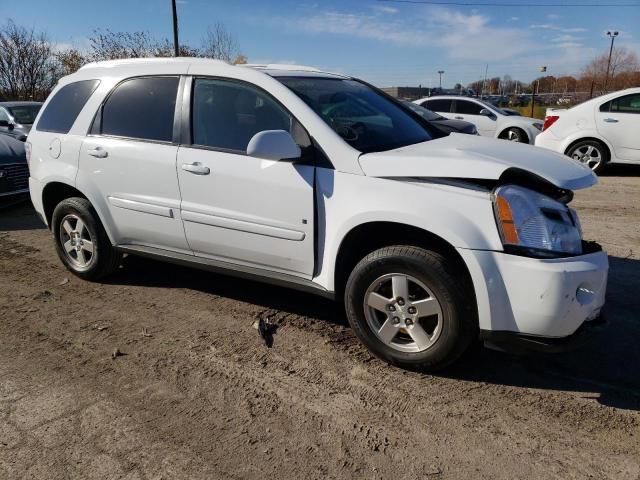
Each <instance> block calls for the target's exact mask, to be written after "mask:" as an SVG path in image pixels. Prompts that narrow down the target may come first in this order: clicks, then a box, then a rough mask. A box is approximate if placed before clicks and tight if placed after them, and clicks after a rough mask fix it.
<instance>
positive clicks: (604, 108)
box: [600, 101, 611, 112]
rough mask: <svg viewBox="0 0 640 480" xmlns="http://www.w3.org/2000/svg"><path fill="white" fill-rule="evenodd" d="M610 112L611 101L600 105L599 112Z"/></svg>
mask: <svg viewBox="0 0 640 480" xmlns="http://www.w3.org/2000/svg"><path fill="white" fill-rule="evenodd" d="M610 110H611V101H609V102H607V103H605V104H602V105H600V111H601V112H609V111H610Z"/></svg>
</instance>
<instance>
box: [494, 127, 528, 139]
mask: <svg viewBox="0 0 640 480" xmlns="http://www.w3.org/2000/svg"><path fill="white" fill-rule="evenodd" d="M500 138H502V139H503V140H509V141H510V142H516V143H529V137H528V136H527V134H526V133H525V131H524V130H522V129H520V128H516V127H511V128H507V129H506V130H505V131H504V132H502V133H501V134H500Z"/></svg>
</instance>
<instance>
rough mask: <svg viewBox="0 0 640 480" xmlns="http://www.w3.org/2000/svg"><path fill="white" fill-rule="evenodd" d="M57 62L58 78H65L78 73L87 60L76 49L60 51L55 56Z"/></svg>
mask: <svg viewBox="0 0 640 480" xmlns="http://www.w3.org/2000/svg"><path fill="white" fill-rule="evenodd" d="M53 56H54V58H55V59H56V61H57V67H58V68H57V76H58V77H64V76H65V75H71V74H72V73H74V72H76V71H78V69H79V68H80V67H82V66H83V65H84V64H85V63H87V58H86V56H85V55H83V54H82V53H81V52H80V51H79V50H77V49H75V48H69V49H67V50H60V51H58V52H56V53H54V54H53Z"/></svg>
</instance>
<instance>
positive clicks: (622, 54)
mask: <svg viewBox="0 0 640 480" xmlns="http://www.w3.org/2000/svg"><path fill="white" fill-rule="evenodd" d="M608 62H609V54H608V53H604V54H602V55H599V56H598V57H596V58H594V59H593V60H591V62H589V64H588V65H587V66H586V67H585V68H584V69H583V70H582V75H581V80H583V81H585V83H589V82H594V83H595V85H596V88H598V89H601V88H603V87H604V84H605V76H606V74H607V64H608ZM639 70H640V61H639V60H638V55H637V54H636V53H635V52H632V51H629V50H627V49H626V48H624V47H619V48H615V49H614V50H613V52H612V54H611V68H610V70H609V81H608V82H607V89H611V90H617V89H620V88H625V86H626V85H625V79H628V78H629V77H633V75H632V74H633V73H635V72H638V71H639ZM630 74H631V75H630Z"/></svg>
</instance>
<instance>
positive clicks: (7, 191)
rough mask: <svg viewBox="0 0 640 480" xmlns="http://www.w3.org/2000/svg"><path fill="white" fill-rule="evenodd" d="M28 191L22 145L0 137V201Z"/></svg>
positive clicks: (11, 139) (14, 140)
mask: <svg viewBox="0 0 640 480" xmlns="http://www.w3.org/2000/svg"><path fill="white" fill-rule="evenodd" d="M28 191H29V167H28V165H27V156H26V153H25V148H24V143H23V142H21V141H19V140H16V139H15V138H11V137H9V136H6V135H0V201H4V200H5V199H6V198H8V197H11V198H14V197H16V196H18V195H20V194H23V193H27V192H28Z"/></svg>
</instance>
